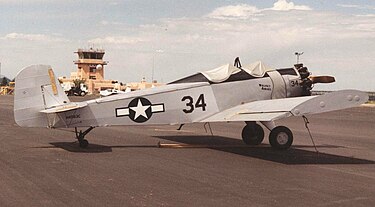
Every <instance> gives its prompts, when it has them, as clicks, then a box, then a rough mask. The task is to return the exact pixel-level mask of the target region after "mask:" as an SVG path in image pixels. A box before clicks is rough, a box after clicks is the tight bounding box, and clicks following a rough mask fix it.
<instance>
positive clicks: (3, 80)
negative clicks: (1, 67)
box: [0, 77, 8, 86]
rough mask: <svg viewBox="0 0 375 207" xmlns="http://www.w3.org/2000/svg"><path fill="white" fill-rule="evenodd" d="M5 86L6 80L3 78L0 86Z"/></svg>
mask: <svg viewBox="0 0 375 207" xmlns="http://www.w3.org/2000/svg"><path fill="white" fill-rule="evenodd" d="M6 85H8V80H7V78H6V77H3V79H2V80H1V84H0V86H6Z"/></svg>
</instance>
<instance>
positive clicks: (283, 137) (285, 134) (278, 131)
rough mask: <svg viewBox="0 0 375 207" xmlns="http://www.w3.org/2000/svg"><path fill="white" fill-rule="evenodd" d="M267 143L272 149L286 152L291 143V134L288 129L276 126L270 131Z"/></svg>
mask: <svg viewBox="0 0 375 207" xmlns="http://www.w3.org/2000/svg"><path fill="white" fill-rule="evenodd" d="M269 141H270V144H271V146H272V147H273V148H274V149H279V150H286V149H289V147H290V146H291V145H292V143H293V133H292V131H290V129H289V128H288V127H285V126H278V127H275V128H274V129H272V131H271V133H270V136H269Z"/></svg>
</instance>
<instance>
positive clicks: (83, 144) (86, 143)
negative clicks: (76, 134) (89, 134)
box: [79, 139, 89, 148]
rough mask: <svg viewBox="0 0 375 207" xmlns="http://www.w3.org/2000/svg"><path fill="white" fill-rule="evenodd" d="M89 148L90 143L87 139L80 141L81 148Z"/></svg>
mask: <svg viewBox="0 0 375 207" xmlns="http://www.w3.org/2000/svg"><path fill="white" fill-rule="evenodd" d="M88 146H89V141H87V140H86V139H82V140H80V141H79V147H81V148H87V147H88Z"/></svg>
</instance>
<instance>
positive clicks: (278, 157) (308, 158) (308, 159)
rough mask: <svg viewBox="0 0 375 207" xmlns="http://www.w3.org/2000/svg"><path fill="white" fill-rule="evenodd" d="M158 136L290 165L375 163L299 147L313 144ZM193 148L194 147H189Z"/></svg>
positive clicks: (214, 137)
mask: <svg viewBox="0 0 375 207" xmlns="http://www.w3.org/2000/svg"><path fill="white" fill-rule="evenodd" d="M157 138H160V139H164V140H169V141H173V142H179V143H183V144H188V145H191V146H194V145H196V146H199V147H202V146H206V148H209V149H215V150H220V151H223V152H229V153H234V154H238V155H242V156H247V157H253V158H258V159H263V160H268V161H272V162H278V163H282V164H288V165H302V164H375V161H371V160H364V159H358V158H353V157H345V156H339V155H332V154H327V153H316V152H315V151H308V150H302V149H297V148H311V149H312V150H314V147H313V146H306V145H295V146H292V147H291V148H290V149H289V150H286V151H282V150H275V149H272V148H271V147H270V146H269V145H263V144H262V145H259V146H247V145H245V144H244V143H243V142H242V140H238V139H233V138H228V137H222V136H157ZM317 147H318V149H319V148H341V146H334V145H318V146H317ZM189 148H193V147H189Z"/></svg>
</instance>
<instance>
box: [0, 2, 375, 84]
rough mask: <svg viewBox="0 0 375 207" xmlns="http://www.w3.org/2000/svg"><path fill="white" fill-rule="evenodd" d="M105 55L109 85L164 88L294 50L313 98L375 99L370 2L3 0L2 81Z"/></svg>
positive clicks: (289, 60) (288, 59) (281, 58)
mask: <svg viewBox="0 0 375 207" xmlns="http://www.w3.org/2000/svg"><path fill="white" fill-rule="evenodd" d="M90 47H93V48H103V49H105V51H106V54H105V56H104V59H105V60H106V61H109V63H108V65H107V66H106V68H105V70H106V71H105V76H106V78H108V79H114V80H119V81H121V82H124V83H126V82H135V81H140V80H141V79H142V78H143V77H145V78H146V79H147V80H148V81H150V80H151V76H152V70H154V74H155V75H154V79H157V80H158V81H159V82H170V81H173V80H175V79H179V78H181V77H183V76H187V75H190V74H193V73H196V72H198V71H204V70H209V69H213V68H216V67H218V66H221V65H223V64H227V63H233V61H234V59H235V57H237V56H238V57H240V59H241V62H242V65H246V64H250V63H252V62H255V61H257V60H261V61H263V62H264V63H265V64H266V65H268V66H270V67H274V68H284V67H292V66H293V64H295V63H296V56H295V55H294V53H295V52H297V51H298V52H304V54H303V55H302V56H301V57H300V61H301V62H303V63H304V64H305V65H306V66H307V67H308V68H309V70H310V71H311V72H312V74H313V75H333V76H335V77H336V83H333V84H320V85H318V84H316V86H315V89H317V90H338V89H346V88H352V89H360V90H366V91H375V81H374V80H373V79H374V77H375V49H374V48H375V1H370V0H367V1H364V0H356V1H353V0H330V1H324V0H314V1H311V0H310V1H307V0H253V1H251V0H247V1H246V0H241V1H236V0H199V1H198V0H189V1H182V0H158V1H156V0H122V1H120V0H107V1H105V0H100V1H99V0H80V1H75V0H22V1H19V0H0V63H1V75H5V76H7V77H10V78H13V77H15V76H16V74H17V72H18V71H19V70H21V69H22V68H23V67H26V66H28V65H31V64H48V65H51V66H52V68H53V69H54V70H55V73H56V74H57V75H58V76H69V74H70V72H73V71H75V70H76V66H75V65H74V63H73V61H74V60H76V59H77V54H75V53H74V51H76V50H77V49H78V48H86V49H88V48H90Z"/></svg>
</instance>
